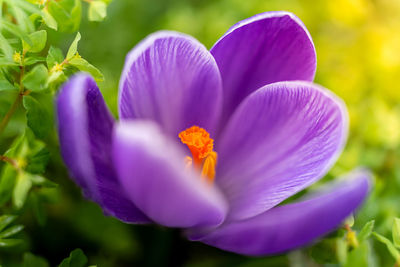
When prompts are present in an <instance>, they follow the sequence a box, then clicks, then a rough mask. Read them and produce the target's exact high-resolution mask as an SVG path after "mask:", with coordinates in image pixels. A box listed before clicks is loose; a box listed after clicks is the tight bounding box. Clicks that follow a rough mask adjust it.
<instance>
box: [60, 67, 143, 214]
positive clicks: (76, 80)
mask: <svg viewBox="0 0 400 267" xmlns="http://www.w3.org/2000/svg"><path fill="white" fill-rule="evenodd" d="M57 115H58V132H59V138H60V146H61V153H62V156H63V158H64V162H65V164H66V165H67V166H68V169H69V170H70V173H71V176H72V177H73V178H74V180H75V182H76V183H77V184H78V185H79V186H80V187H81V188H82V189H83V191H84V193H85V195H86V196H87V197H89V198H91V199H92V200H94V201H96V202H98V203H99V204H100V205H101V206H102V207H103V209H104V211H105V212H106V213H107V214H109V215H113V216H115V217H117V218H119V219H120V220H122V221H125V222H148V221H149V220H148V219H147V217H146V216H145V215H144V214H143V213H142V212H141V211H139V210H138V209H137V208H136V207H135V205H134V204H133V203H132V201H130V200H129V199H127V198H126V196H125V195H124V193H123V192H122V190H121V187H120V185H119V184H118V180H117V178H116V176H115V171H114V169H113V166H112V165H111V136H112V128H113V125H114V119H113V117H112V116H111V114H110V112H109V110H108V109H107V106H106V105H105V103H104V100H103V97H102V95H101V93H100V91H99V89H98V87H97V85H96V83H95V82H94V80H93V79H92V78H91V77H90V76H88V75H86V74H78V75H75V76H74V77H73V78H71V79H70V81H68V82H67V83H66V84H65V85H64V86H63V88H62V89H61V92H60V94H59V96H58V98H57Z"/></svg>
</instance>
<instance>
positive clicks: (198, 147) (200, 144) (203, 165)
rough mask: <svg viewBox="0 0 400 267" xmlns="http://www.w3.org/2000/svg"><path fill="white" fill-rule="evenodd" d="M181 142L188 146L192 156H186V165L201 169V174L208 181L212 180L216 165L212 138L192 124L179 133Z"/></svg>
mask: <svg viewBox="0 0 400 267" xmlns="http://www.w3.org/2000/svg"><path fill="white" fill-rule="evenodd" d="M179 138H180V139H181V142H182V143H184V144H185V145H187V146H188V148H189V150H190V152H191V153H192V158H191V157H189V156H187V157H186V159H185V160H186V165H187V166H188V167H192V165H194V167H195V168H197V169H198V170H201V175H202V176H203V177H204V178H206V179H207V180H208V181H209V182H213V181H214V177H215V167H216V165H217V152H215V151H213V148H214V140H213V139H211V138H210V134H209V133H208V132H207V131H206V130H204V129H203V128H200V127H199V126H192V127H190V128H188V129H186V130H184V131H182V132H180V133H179Z"/></svg>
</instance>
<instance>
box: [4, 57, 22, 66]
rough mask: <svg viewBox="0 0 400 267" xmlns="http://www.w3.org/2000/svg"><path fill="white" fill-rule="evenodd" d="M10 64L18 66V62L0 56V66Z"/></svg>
mask: <svg viewBox="0 0 400 267" xmlns="http://www.w3.org/2000/svg"><path fill="white" fill-rule="evenodd" d="M12 66H18V64H17V63H15V62H14V61H13V60H11V59H8V58H4V57H0V68H3V67H12Z"/></svg>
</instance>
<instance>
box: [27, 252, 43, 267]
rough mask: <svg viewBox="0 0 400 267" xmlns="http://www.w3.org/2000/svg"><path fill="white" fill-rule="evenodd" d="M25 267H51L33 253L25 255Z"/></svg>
mask: <svg viewBox="0 0 400 267" xmlns="http://www.w3.org/2000/svg"><path fill="white" fill-rule="evenodd" d="M22 266H23V267H33V266H35V267H49V264H48V262H47V261H46V260H45V259H43V258H42V257H38V256H35V255H33V254H32V253H25V254H24V263H23V265H22Z"/></svg>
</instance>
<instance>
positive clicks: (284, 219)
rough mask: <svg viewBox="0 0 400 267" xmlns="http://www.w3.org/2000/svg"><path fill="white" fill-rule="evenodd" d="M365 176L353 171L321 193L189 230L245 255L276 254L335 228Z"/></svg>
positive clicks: (359, 194) (360, 195) (358, 196)
mask: <svg viewBox="0 0 400 267" xmlns="http://www.w3.org/2000/svg"><path fill="white" fill-rule="evenodd" d="M350 176H351V177H350ZM369 178H370V174H369V173H367V172H365V171H358V172H354V173H352V174H351V175H349V177H347V179H344V181H342V182H341V183H339V184H337V185H335V186H334V187H333V188H330V189H329V191H326V192H325V193H323V194H319V195H317V196H314V197H312V198H309V199H307V200H303V201H300V202H297V203H293V204H287V205H284V206H280V207H276V208H273V209H271V210H269V211H267V212H265V213H262V214H261V215H258V216H256V217H253V218H250V219H247V220H244V221H238V222H232V223H228V224H224V225H223V226H221V227H219V228H218V229H217V230H215V231H213V232H211V233H209V234H205V233H196V232H193V233H192V236H191V239H192V240H197V241H201V242H204V243H206V244H208V245H211V246H215V247H218V248H221V249H224V250H228V251H232V252H236V253H240V254H246V255H267V254H276V253H281V252H284V251H287V250H290V249H294V248H297V247H300V246H304V245H306V244H309V243H310V242H311V241H312V240H314V239H315V238H318V237H320V236H322V235H325V234H327V233H329V232H331V231H332V230H334V229H335V228H337V227H338V226H339V224H340V223H341V222H342V221H343V220H344V219H345V218H346V217H348V216H349V215H350V214H351V213H352V212H353V211H354V210H355V209H356V208H357V207H358V206H359V205H360V204H361V203H362V201H363V200H364V198H365V197H366V195H367V193H368V190H369Z"/></svg>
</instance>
